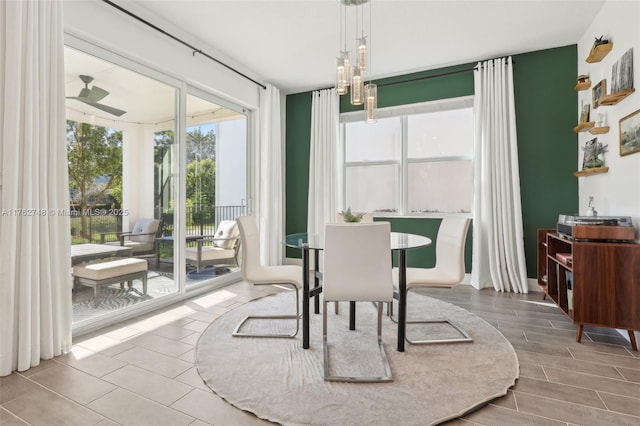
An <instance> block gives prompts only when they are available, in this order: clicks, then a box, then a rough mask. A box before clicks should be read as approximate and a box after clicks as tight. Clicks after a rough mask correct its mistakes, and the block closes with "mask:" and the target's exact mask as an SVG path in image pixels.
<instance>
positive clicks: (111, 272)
mask: <svg viewBox="0 0 640 426" xmlns="http://www.w3.org/2000/svg"><path fill="white" fill-rule="evenodd" d="M73 277H74V279H73V283H74V285H76V284H80V285H84V286H88V287H93V291H94V301H93V306H94V307H97V306H98V300H99V297H100V289H101V287H102V286H106V285H110V284H114V283H120V287H121V288H124V282H125V281H127V282H128V284H129V288H131V287H132V286H133V280H134V279H140V280H142V292H143V293H144V294H147V261H146V260H145V259H137V258H134V257H125V258H118V257H112V258H109V259H101V260H99V261H94V262H87V263H80V264H78V265H75V266H74V267H73Z"/></svg>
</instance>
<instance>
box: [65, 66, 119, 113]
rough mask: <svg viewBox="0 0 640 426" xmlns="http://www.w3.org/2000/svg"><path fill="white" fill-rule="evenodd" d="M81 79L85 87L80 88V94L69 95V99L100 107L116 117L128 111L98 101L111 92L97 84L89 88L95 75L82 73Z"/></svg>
mask: <svg viewBox="0 0 640 426" xmlns="http://www.w3.org/2000/svg"><path fill="white" fill-rule="evenodd" d="M80 80H82V82H83V83H84V88H83V89H82V90H80V93H79V94H78V96H67V99H75V100H77V101H80V102H84V103H85V104H87V105H91V106H92V107H95V108H98V109H100V110H102V111H104V112H108V113H109V114H113V115H115V116H116V117H120V116H121V115H122V114H125V113H126V112H127V111H123V110H121V109H118V108H114V107H111V106H108V105H104V104H101V103H98V101H99V100H101V99H104V98H105V97H106V96H107V95H108V94H109V92H107V91H106V90H104V89H102V88H100V87H98V86H95V85H94V86H93V87H92V88H91V89H89V83H91V82H92V81H93V77H90V76H88V75H81V76H80Z"/></svg>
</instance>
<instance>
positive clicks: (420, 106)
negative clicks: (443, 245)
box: [340, 95, 473, 217]
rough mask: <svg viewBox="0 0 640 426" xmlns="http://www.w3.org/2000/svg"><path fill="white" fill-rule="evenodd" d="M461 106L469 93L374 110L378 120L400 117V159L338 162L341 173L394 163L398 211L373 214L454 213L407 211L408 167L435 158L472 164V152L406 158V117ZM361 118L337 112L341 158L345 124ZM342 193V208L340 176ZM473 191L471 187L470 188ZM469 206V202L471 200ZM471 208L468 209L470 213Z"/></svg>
mask: <svg viewBox="0 0 640 426" xmlns="http://www.w3.org/2000/svg"><path fill="white" fill-rule="evenodd" d="M462 108H473V95H470V96H461V97H458V98H449V99H440V100H437V101H430V102H421V103H415V104H406V105H399V106H393V107H387V108H380V109H378V110H377V111H376V117H377V118H378V119H381V118H390V117H400V126H401V132H400V135H401V144H400V146H401V152H400V160H380V161H351V162H347V161H346V160H345V161H343V164H342V174H343V176H346V173H347V168H348V167H357V166H376V165H397V166H398V173H399V174H400V175H399V178H400V179H399V182H400V191H399V192H398V198H399V199H398V200H396V202H397V207H398V211H397V212H395V213H383V212H376V213H374V216H375V217H394V216H402V217H442V216H446V215H453V214H455V213H445V212H441V213H415V212H409V208H408V204H409V185H408V166H409V164H412V163H429V162H439V161H469V160H470V161H471V162H472V167H473V156H472V155H453V156H452V155H449V156H441V157H430V158H413V159H410V158H408V151H409V149H408V145H409V141H408V134H409V132H408V121H409V120H408V117H409V116H410V115H417V114H425V113H429V112H436V111H449V110H455V109H462ZM361 120H364V111H354V112H346V113H342V114H340V146H341V149H342V158H346V134H347V132H346V124H348V123H354V122H357V121H361ZM342 185H343V187H342V193H343V198H342V200H341V203H342V207H341V208H342V209H344V208H345V207H344V206H345V205H346V194H347V182H346V179H342ZM471 189H472V191H473V188H471ZM472 195H473V194H472ZM471 205H472V209H473V202H472V204H471ZM472 213H473V211H472V212H471V214H472ZM460 214H464V215H469V213H460Z"/></svg>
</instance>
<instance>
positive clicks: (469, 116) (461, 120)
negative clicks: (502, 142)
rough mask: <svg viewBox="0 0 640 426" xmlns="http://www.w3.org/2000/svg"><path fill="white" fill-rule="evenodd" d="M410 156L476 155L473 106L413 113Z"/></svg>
mask: <svg viewBox="0 0 640 426" xmlns="http://www.w3.org/2000/svg"><path fill="white" fill-rule="evenodd" d="M408 155H409V158H434V157H448V156H460V155H463V156H471V155H473V110H472V109H471V108H464V109H455V110H449V111H438V112H430V113H427V114H418V115H411V116H409V129H408Z"/></svg>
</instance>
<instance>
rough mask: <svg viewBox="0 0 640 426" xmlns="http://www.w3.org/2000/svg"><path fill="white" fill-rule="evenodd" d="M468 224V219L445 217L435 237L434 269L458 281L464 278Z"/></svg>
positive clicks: (469, 220)
mask: <svg viewBox="0 0 640 426" xmlns="http://www.w3.org/2000/svg"><path fill="white" fill-rule="evenodd" d="M470 222H471V219H470V218H468V217H460V216H447V217H445V218H443V219H442V222H441V223H440V228H439V229H438V235H437V237H436V269H438V270H439V271H442V272H443V273H446V274H447V275H448V276H451V277H452V279H457V280H458V281H462V278H464V273H465V267H464V247H465V243H466V242H467V231H468V230H469V223H470Z"/></svg>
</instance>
